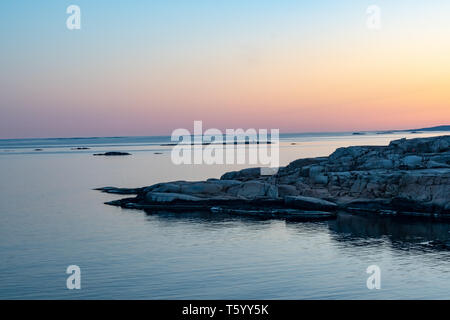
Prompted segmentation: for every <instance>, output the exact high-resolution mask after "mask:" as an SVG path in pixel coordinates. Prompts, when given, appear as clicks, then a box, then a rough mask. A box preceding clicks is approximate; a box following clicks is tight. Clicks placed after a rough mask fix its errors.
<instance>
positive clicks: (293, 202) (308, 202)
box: [284, 196, 338, 211]
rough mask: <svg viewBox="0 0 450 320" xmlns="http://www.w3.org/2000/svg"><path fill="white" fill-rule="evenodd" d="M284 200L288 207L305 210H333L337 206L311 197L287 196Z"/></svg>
mask: <svg viewBox="0 0 450 320" xmlns="http://www.w3.org/2000/svg"><path fill="white" fill-rule="evenodd" d="M284 201H285V203H286V205H288V206H290V207H294V208H298V209H305V210H324V211H333V210H336V209H337V208H338V206H337V204H336V203H333V202H330V201H326V200H323V199H318V198H313V197H304V196H287V197H285V198H284Z"/></svg>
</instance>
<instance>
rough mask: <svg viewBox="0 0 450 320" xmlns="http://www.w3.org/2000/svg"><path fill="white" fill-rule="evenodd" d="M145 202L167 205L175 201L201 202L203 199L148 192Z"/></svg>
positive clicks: (176, 194) (184, 195)
mask: <svg viewBox="0 0 450 320" xmlns="http://www.w3.org/2000/svg"><path fill="white" fill-rule="evenodd" d="M145 200H146V201H148V202H157V203H167V202H174V201H176V200H181V201H201V200H203V199H202V198H199V197H194V196H190V195H186V194H181V193H165V192H148V193H147V194H146V195H145Z"/></svg>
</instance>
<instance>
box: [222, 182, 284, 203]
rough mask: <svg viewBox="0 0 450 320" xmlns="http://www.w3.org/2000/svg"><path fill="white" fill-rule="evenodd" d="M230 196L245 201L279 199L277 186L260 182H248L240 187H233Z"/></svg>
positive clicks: (229, 192) (229, 191)
mask: <svg viewBox="0 0 450 320" xmlns="http://www.w3.org/2000/svg"><path fill="white" fill-rule="evenodd" d="M228 194H230V195H232V196H236V197H240V198H245V199H257V198H265V197H267V198H272V199H276V198H278V189H277V187H276V186H274V185H271V184H268V183H263V182H259V181H248V182H244V183H242V184H240V185H237V186H233V187H231V188H230V189H229V190H228Z"/></svg>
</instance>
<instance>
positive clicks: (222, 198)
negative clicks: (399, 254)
mask: <svg viewBox="0 0 450 320" xmlns="http://www.w3.org/2000/svg"><path fill="white" fill-rule="evenodd" d="M449 146H450V136H441V137H432V138H421V139H408V140H407V139H400V140H396V141H392V142H391V143H390V144H389V145H388V146H357V147H348V148H339V149H337V150H336V151H335V152H334V153H332V154H331V155H330V156H329V157H320V158H314V159H311V158H310V159H299V160H296V161H293V162H291V163H290V164H289V165H288V166H286V167H283V168H280V169H279V170H278V173H276V174H275V175H273V176H262V175H261V171H260V168H249V169H244V170H240V171H234V172H229V173H226V174H224V175H223V176H222V177H221V178H220V180H219V179H208V180H207V181H198V182H186V181H174V182H168V183H159V184H155V185H153V186H150V187H145V188H136V189H120V188H112V187H111V188H103V189H102V191H103V192H109V193H122V194H137V196H136V197H135V198H128V199H123V201H122V200H116V201H113V202H111V204H113V205H118V206H122V207H126V208H141V209H145V208H147V209H155V208H159V209H161V208H164V206H166V205H167V206H169V207H170V208H171V209H172V210H179V211H180V212H186V211H189V209H192V210H201V209H205V208H206V209H208V208H210V207H211V206H213V205H214V206H217V205H220V206H221V207H224V208H225V207H226V208H228V209H230V210H244V211H245V210H247V211H249V212H250V211H251V212H258V211H261V212H262V211H263V210H265V211H267V210H269V211H270V210H275V211H277V212H280V210H284V209H289V208H295V209H308V210H319V211H330V210H336V209H337V207H338V205H339V207H340V208H342V209H343V210H347V211H352V212H358V210H360V211H369V212H375V213H379V214H387V213H390V214H399V215H406V214H407V215H411V214H413V215H416V214H420V215H433V214H437V215H445V214H448V215H450V198H449V197H450V149H449ZM337 204H338V205H337ZM275 211H273V212H275ZM270 212H272V211H270Z"/></svg>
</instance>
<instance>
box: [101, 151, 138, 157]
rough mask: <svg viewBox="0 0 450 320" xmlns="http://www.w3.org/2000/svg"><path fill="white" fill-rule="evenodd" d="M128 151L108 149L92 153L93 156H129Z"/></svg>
mask: <svg viewBox="0 0 450 320" xmlns="http://www.w3.org/2000/svg"><path fill="white" fill-rule="evenodd" d="M130 155H131V153H128V152H118V151H110V152H105V153H94V156H130Z"/></svg>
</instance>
